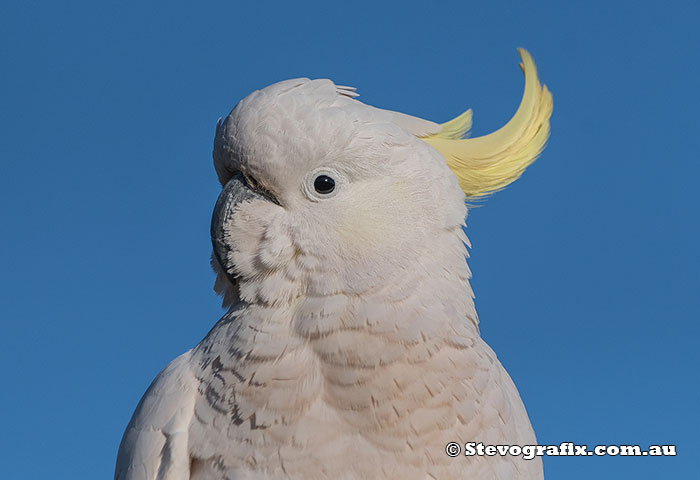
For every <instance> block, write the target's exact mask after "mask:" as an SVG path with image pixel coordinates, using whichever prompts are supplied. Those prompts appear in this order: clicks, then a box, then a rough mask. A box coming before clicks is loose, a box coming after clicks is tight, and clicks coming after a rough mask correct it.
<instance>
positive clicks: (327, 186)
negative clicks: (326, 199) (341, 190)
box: [314, 175, 335, 195]
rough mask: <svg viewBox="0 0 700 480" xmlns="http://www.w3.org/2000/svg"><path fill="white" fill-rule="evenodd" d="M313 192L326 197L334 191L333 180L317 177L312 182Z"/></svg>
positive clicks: (323, 176) (324, 176)
mask: <svg viewBox="0 0 700 480" xmlns="http://www.w3.org/2000/svg"><path fill="white" fill-rule="evenodd" d="M314 190H316V192H318V193H320V194H321V195H328V194H329V193H331V192H333V190H335V180H333V179H332V178H331V177H329V176H328V175H319V176H318V177H316V179H315V180H314Z"/></svg>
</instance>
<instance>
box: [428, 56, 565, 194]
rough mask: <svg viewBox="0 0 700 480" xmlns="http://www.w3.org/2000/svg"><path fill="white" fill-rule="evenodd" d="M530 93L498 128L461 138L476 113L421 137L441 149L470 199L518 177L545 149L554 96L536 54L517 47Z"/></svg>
mask: <svg viewBox="0 0 700 480" xmlns="http://www.w3.org/2000/svg"><path fill="white" fill-rule="evenodd" d="M518 52H519V53H520V57H521V58H522V63H521V64H520V68H521V69H522V71H523V74H524V75H525V91H524V93H523V98H522V100H521V102H520V106H519V107H518V111H517V112H515V115H514V116H513V118H511V120H510V121H509V122H508V123H507V124H506V125H504V126H503V127H501V128H500V129H499V130H497V131H495V132H493V133H491V134H489V135H485V136H483V137H476V138H462V137H463V136H464V135H465V134H466V133H467V131H468V130H469V129H470V128H471V123H472V122H471V120H472V111H471V110H467V111H466V112H464V113H463V114H462V115H460V116H458V117H457V118H455V119H453V120H450V121H449V122H447V123H443V124H442V125H440V127H442V128H441V130H440V131H439V132H437V133H432V134H429V135H425V136H420V137H419V138H420V139H421V140H423V141H425V142H426V143H428V144H429V145H431V146H432V147H433V148H435V150H437V151H438V152H440V154H442V156H443V157H445V160H446V161H447V165H448V166H449V167H450V169H451V170H452V172H453V173H454V174H455V175H456V176H457V179H458V180H459V185H460V186H461V187H462V190H464V193H465V194H466V195H467V197H468V198H472V199H473V198H479V197H482V196H484V195H488V194H489V193H493V192H495V191H497V190H500V189H502V188H504V187H505V186H507V185H508V184H510V183H512V182H513V181H515V180H516V179H517V178H518V177H520V175H521V174H522V173H523V172H524V171H525V169H526V168H527V167H528V165H530V164H531V163H532V162H534V161H535V159H536V158H537V157H538V156H539V155H540V153H542V150H543V149H544V146H545V143H546V142H547V138H548V137H549V118H550V116H551V115H552V106H553V104H552V94H551V93H550V92H549V90H547V87H546V86H541V85H540V82H539V80H538V78H537V70H536V68H535V63H534V62H533V61H532V57H531V56H530V54H529V53H528V52H527V50H524V49H522V48H519V49H518Z"/></svg>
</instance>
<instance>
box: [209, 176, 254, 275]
mask: <svg viewBox="0 0 700 480" xmlns="http://www.w3.org/2000/svg"><path fill="white" fill-rule="evenodd" d="M255 198H259V199H263V200H266V199H267V197H266V196H265V195H264V194H263V193H260V192H257V191H256V190H253V189H252V188H250V186H249V185H248V183H247V182H246V180H245V177H244V176H243V175H242V174H241V173H237V174H235V175H234V176H233V177H231V180H229V181H228V183H227V184H226V185H224V188H223V189H222V190H221V193H220V194H219V198H218V199H217V201H216V206H215V207H214V213H213V214H212V217H211V244H212V247H213V248H214V256H215V257H216V260H217V261H218V262H219V265H221V268H222V269H223V270H224V272H225V273H226V276H227V277H228V279H229V281H230V282H231V283H232V284H233V285H235V284H236V273H235V265H234V263H233V259H232V255H231V253H232V250H233V245H232V243H233V241H232V239H231V235H230V231H231V228H232V225H233V221H232V219H233V214H234V211H235V210H236V207H237V206H238V205H240V204H241V203H242V202H244V201H246V200H251V199H255Z"/></svg>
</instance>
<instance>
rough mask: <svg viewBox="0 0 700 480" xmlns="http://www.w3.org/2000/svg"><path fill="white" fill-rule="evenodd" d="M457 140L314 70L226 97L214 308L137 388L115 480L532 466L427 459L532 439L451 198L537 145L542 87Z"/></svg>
mask: <svg viewBox="0 0 700 480" xmlns="http://www.w3.org/2000/svg"><path fill="white" fill-rule="evenodd" d="M520 55H521V58H522V64H521V68H522V70H523V72H524V75H525V92H524V95H523V99H522V102H521V103H520V106H519V108H518V110H517V112H516V114H515V116H514V117H513V118H512V119H511V120H510V121H509V122H508V123H507V124H506V125H505V126H504V127H503V128H501V129H500V130H498V131H496V132H494V133H492V134H490V135H486V136H483V137H478V138H472V139H463V137H464V135H465V133H466V132H467V130H468V129H469V128H470V126H471V111H467V112H465V113H464V114H462V115H460V116H459V117H457V118H455V119H454V120H452V121H449V122H447V123H444V124H442V125H439V124H437V123H433V122H431V121H427V120H422V119H419V118H416V117H412V116H409V115H406V114H402V113H397V112H392V111H388V110H382V109H379V108H375V107H372V106H369V105H365V104H363V103H361V102H360V101H358V100H357V99H356V98H355V97H356V96H357V94H356V92H355V89H354V88H350V87H344V86H339V85H335V84H334V83H333V82H332V81H330V80H325V79H324V80H309V79H306V78H300V79H294V80H287V81H283V82H280V83H276V84H274V85H271V86H269V87H267V88H264V89H262V90H259V91H256V92H254V93H252V94H251V95H249V96H248V97H246V98H245V99H243V100H242V101H241V102H239V103H238V105H237V106H236V107H235V108H234V109H233V111H232V112H231V113H230V115H229V116H228V117H227V118H226V119H225V120H224V121H223V123H222V122H221V120H220V121H219V124H218V125H217V129H216V137H215V141H214V165H215V168H216V172H217V174H218V178H219V181H220V182H221V185H222V186H223V188H222V191H221V194H220V196H219V199H218V201H217V203H216V207H215V209H214V215H213V219H212V229H211V235H212V242H213V247H214V248H213V250H214V254H213V259H212V263H213V265H214V268H215V270H216V271H217V272H218V277H217V283H216V286H215V290H217V291H218V292H220V293H222V294H223V295H224V304H225V306H227V307H229V309H228V312H227V313H226V314H225V315H224V316H223V318H221V320H219V322H218V323H217V324H216V325H215V326H214V328H213V329H212V330H211V331H210V332H209V333H208V334H207V335H206V337H205V338H204V339H203V340H202V341H201V342H200V343H199V344H198V345H197V346H196V347H194V348H193V349H192V350H190V351H189V352H187V353H185V354H183V355H182V356H180V357H178V358H177V359H175V360H174V361H173V362H172V363H171V364H170V365H168V366H167V367H166V368H165V370H163V371H162V372H161V373H160V374H159V375H158V376H157V377H156V379H155V380H154V382H153V383H152V384H151V386H150V388H149V389H148V391H147V392H146V393H145V395H144V396H143V398H142V400H141V402H140V404H139V405H138V407H137V409H136V411H135V413H134V415H133V417H132V419H131V422H130V423H129V426H128V427H127V429H126V432H125V434H124V437H123V439H122V443H121V446H120V449H119V455H118V459H117V466H116V474H115V478H116V479H118V480H127V479H129V480H135V479H144V480H153V479H168V480H173V479H230V480H244V479H245V480H262V479H266V480H267V479H304V480H312V479H319V480H320V479H334V480H342V479H348V480H350V479H401V480H413V479H415V480H419V479H420V480H427V479H471V480H477V479H478V480H486V479H501V480H503V479H527V480H531V479H539V478H542V465H541V460H540V459H539V458H535V459H533V460H525V459H523V458H522V457H515V456H501V455H496V456H465V455H460V456H458V457H456V458H452V457H450V456H448V455H447V454H446V453H445V447H446V445H447V444H449V443H450V442H456V443H458V444H461V445H464V444H465V443H466V442H483V443H484V444H485V445H511V444H512V445H532V444H535V443H536V441H535V436H534V433H533V429H532V427H531V425H530V421H529V419H528V416H527V413H526V411H525V408H524V406H523V403H522V401H521V399H520V396H519V394H518V391H517V390H516V388H515V386H514V384H513V382H512V381H511V379H510V377H509V376H508V374H507V373H506V371H505V369H504V368H503V367H502V366H501V364H500V362H499V361H498V359H497V358H496V355H495V354H494V352H493V351H492V350H491V349H490V348H489V346H488V345H487V344H486V343H485V342H484V341H483V340H482V339H481V337H480V336H479V328H478V319H477V315H476V312H475V309H474V302H473V294H472V290H471V288H470V286H469V278H470V276H471V274H470V271H469V268H468V266H467V263H466V257H467V250H466V247H467V246H468V245H469V243H468V240H467V238H466V236H465V234H464V231H463V228H462V227H463V225H464V222H465V218H466V214H467V203H466V202H465V198H466V199H467V200H468V199H471V198H476V197H480V196H483V195H486V194H488V193H490V192H493V191H496V190H498V189H501V188H503V187H505V186H506V185H508V184H509V183H510V182H512V181H513V180H515V179H516V178H518V177H519V176H520V174H521V173H522V172H523V171H524V169H525V168H526V167H527V166H528V165H529V164H530V163H531V162H532V161H533V160H534V159H535V158H536V157H537V156H538V155H539V154H540V152H541V151H542V149H543V148H544V145H545V142H546V140H547V137H548V135H549V117H550V115H551V112H552V97H551V94H550V93H549V92H548V90H547V88H546V87H543V86H541V85H540V83H539V81H538V78H537V73H536V70H535V65H534V63H533V61H532V59H531V57H530V55H529V54H528V53H527V52H526V51H524V50H520Z"/></svg>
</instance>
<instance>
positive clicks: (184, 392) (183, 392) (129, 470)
mask: <svg viewBox="0 0 700 480" xmlns="http://www.w3.org/2000/svg"><path fill="white" fill-rule="evenodd" d="M190 357H191V351H190V352H187V353H185V354H183V355H181V356H179V357H178V358H176V359H175V360H173V361H172V362H171V363H170V364H169V365H168V366H167V367H165V369H163V371H161V372H160V373H159V374H158V376H157V377H156V378H155V380H153V383H151V386H150V387H149V388H148V390H147V391H146V393H145V394H144V395H143V397H142V398H141V401H140V402H139V405H138V407H136V410H135V411H134V414H133V416H132V417H131V421H130V422H129V425H128V427H127V428H126V431H125V432H124V437H123V438H122V442H121V445H120V447H119V454H118V457H117V466H116V470H115V475H114V478H115V480H137V479H138V480H151V479H155V478H173V479H180V478H183V479H186V478H189V463H190V461H189V455H188V452H187V444H188V439H187V436H188V429H189V425H190V422H191V419H192V415H193V412H194V403H195V398H196V392H197V381H196V379H195V377H194V375H193V374H192V369H191V362H190Z"/></svg>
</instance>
